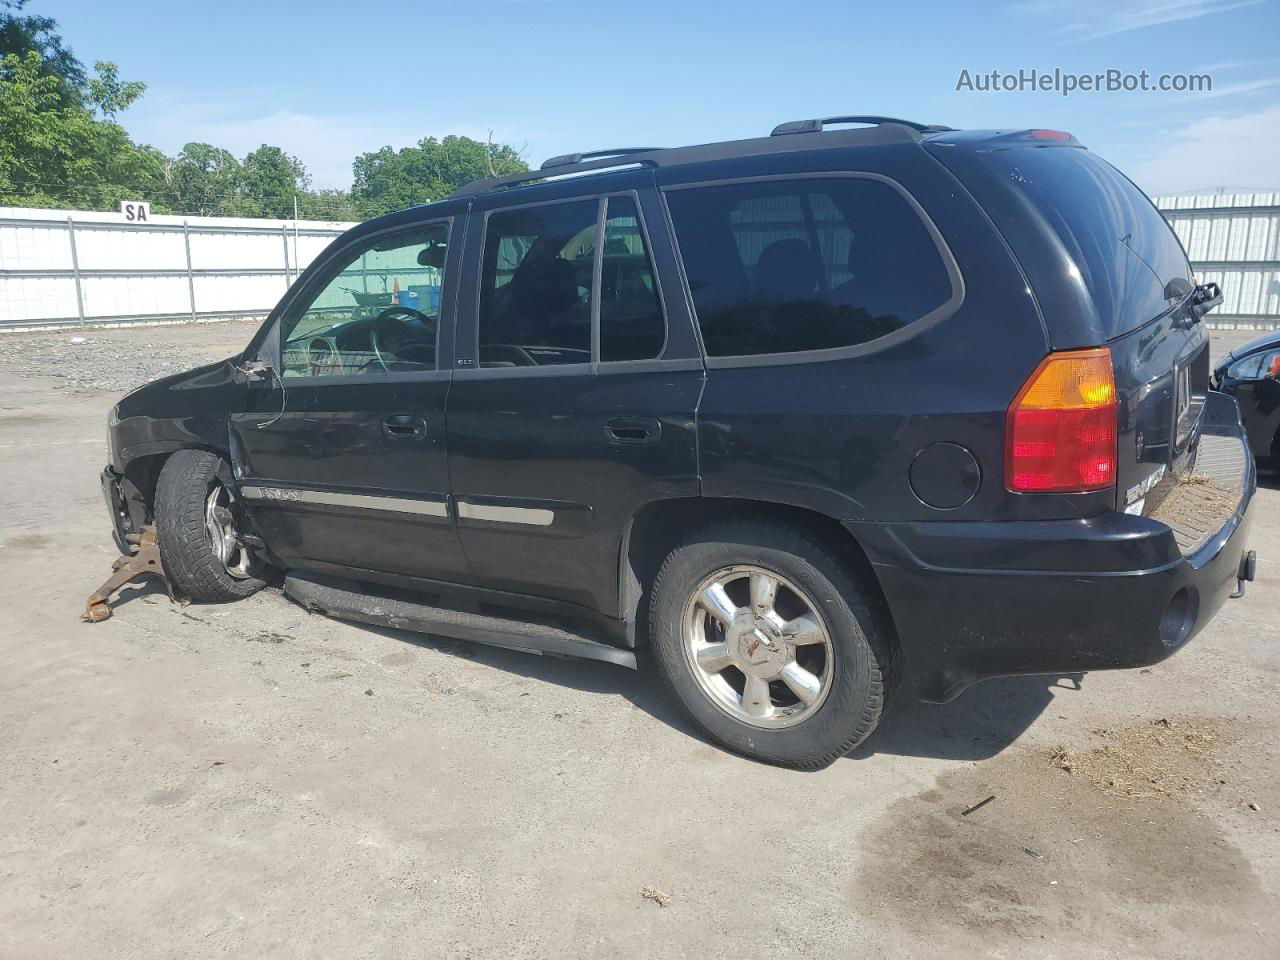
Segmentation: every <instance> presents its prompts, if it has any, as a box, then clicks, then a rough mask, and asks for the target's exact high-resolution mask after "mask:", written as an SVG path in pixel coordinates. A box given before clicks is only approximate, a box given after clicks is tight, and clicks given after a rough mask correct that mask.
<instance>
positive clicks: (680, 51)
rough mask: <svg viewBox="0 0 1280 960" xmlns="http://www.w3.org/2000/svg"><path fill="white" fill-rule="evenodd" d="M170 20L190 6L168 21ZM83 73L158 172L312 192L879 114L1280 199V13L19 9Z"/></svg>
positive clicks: (510, 3)
mask: <svg viewBox="0 0 1280 960" xmlns="http://www.w3.org/2000/svg"><path fill="white" fill-rule="evenodd" d="M184 7H185V9H184ZM28 10H29V11H30V12H33V13H48V14H50V15H52V16H54V17H56V18H57V19H58V21H59V23H60V25H61V28H62V32H63V36H64V37H65V38H66V40H67V41H68V42H69V43H70V44H71V46H72V48H73V49H74V50H75V52H76V54H77V55H78V56H79V57H80V59H81V60H83V61H85V62H86V63H91V62H92V61H94V60H98V59H105V60H114V61H116V62H117V63H118V64H119V65H120V67H121V74H122V76H124V77H125V78H126V79H136V80H143V81H146V83H147V84H148V92H147V94H146V96H145V97H144V99H143V100H142V101H140V102H139V103H138V104H137V105H136V106H134V107H133V108H131V109H130V110H129V111H128V112H127V113H125V114H124V115H122V117H121V118H120V119H121V121H122V122H123V123H124V125H125V126H126V127H127V128H128V129H129V130H130V132H131V133H132V134H133V135H134V137H135V138H136V139H139V140H142V141H144V142H148V143H152V144H154V145H155V146H157V147H160V148H162V149H164V150H168V151H176V150H177V149H179V148H180V147H181V146H182V144H183V143H185V142H187V141H190V140H203V141H207V142H210V143H215V144H218V145H220V146H224V147H227V148H228V149H230V150H232V151H233V152H235V153H236V154H237V155H242V154H244V153H245V152H247V151H248V150H250V149H252V148H254V147H256V146H257V145H258V144H260V143H263V142H267V143H274V144H278V145H279V146H281V147H283V148H285V149H286V150H287V151H289V152H290V153H293V154H295V155H297V156H298V157H299V158H301V159H302V160H303V161H304V162H305V163H306V165H307V167H308V169H309V170H310V171H311V173H312V175H313V178H314V180H315V182H316V184H317V185H318V186H344V187H345V186H348V185H349V184H350V179H351V175H350V165H351V159H352V157H353V156H354V155H355V154H356V153H358V152H363V151H366V150H374V149H377V148H378V147H380V146H383V145H384V144H390V145H392V146H395V147H401V146H405V145H408V144H411V143H414V142H416V141H417V140H418V139H420V138H422V137H424V136H429V135H435V136H443V135H445V134H449V133H459V134H466V135H468V136H473V137H477V138H481V139H482V138H484V137H485V136H487V134H488V132H489V131H490V130H492V131H493V134H494V137H495V139H497V140H499V141H505V142H508V143H512V144H514V145H515V146H517V147H519V148H521V149H522V151H523V153H524V155H525V158H526V159H527V160H528V161H529V162H530V163H532V164H537V163H540V162H541V161H542V160H543V159H544V158H546V157H548V156H551V155H553V154H557V153H565V152H569V151H573V150H585V149H592V148H600V147H610V146H648V145H655V146H674V145H679V144H684V143H699V142H706V141H710V140H722V139H734V138H739V137H748V136H757V135H761V134H764V133H767V132H768V131H769V130H770V129H771V128H772V127H773V126H774V124H776V123H778V122H780V121H783V120H789V119H799V118H804V117H813V116H825V115H832V114H840V113H878V114H888V115H895V116H902V117H907V118H910V119H914V120H921V121H925V122H932V123H945V124H948V125H950V126H954V127H1055V128H1060V129H1065V130H1070V131H1071V132H1073V133H1074V134H1076V136H1077V137H1079V138H1080V139H1081V140H1082V141H1083V142H1084V143H1085V144H1087V145H1088V146H1089V147H1091V148H1092V149H1094V150H1096V151H1098V152H1099V153H1101V154H1102V155H1103V156H1105V157H1106V158H1107V159H1109V160H1111V161H1112V162H1114V163H1116V164H1117V165H1119V166H1120V167H1121V168H1122V169H1124V170H1126V172H1128V173H1130V174H1131V175H1132V176H1134V177H1135V179H1137V180H1138V182H1139V183H1140V184H1141V185H1142V186H1143V187H1144V188H1145V189H1147V190H1148V192H1151V193H1161V192H1171V191H1179V190H1192V189H1202V188H1212V187H1218V186H1229V187H1239V188H1255V189H1257V188H1267V189H1272V190H1280V42H1278V41H1280V0H1110V2H1108V0H1012V2H994V3H985V4H984V3H959V2H951V3H946V2H929V3H925V2H909V0H899V2H896V3H892V4H871V3H860V2H855V0H843V2H829V0H788V2H785V3H779V2H776V0H774V2H760V0H741V2H738V3H733V4H729V3H709V2H703V3H699V2H695V0H683V2H672V0H650V2H644V3H642V2H635V0H632V2H627V3H617V2H611V0H595V2H590V0H463V2H454V3H440V2H432V0H425V2H418V3H407V2H398V3H392V2H383V0H361V2H359V3H354V2H345V3H337V2H329V0H311V2H308V3H306V4H301V3H271V2H263V0H260V2H257V3H249V2H243V0H219V2H217V3H201V4H190V5H184V4H177V3H173V2H172V0H165V2H159V0H140V2H125V3H102V2H101V0H93V2H88V0H60V2H58V3H56V4H55V3H51V2H47V0H32V2H31V4H30V6H29V8H28ZM1055 67H1056V68H1061V69H1062V70H1065V71H1071V72H1075V73H1081V74H1083V73H1094V72H1098V71H1103V70H1106V69H1109V68H1115V69H1118V70H1121V71H1125V72H1132V73H1137V72H1138V71H1141V70H1147V71H1149V72H1150V73H1151V74H1152V75H1153V76H1158V75H1159V74H1161V73H1179V72H1181V73H1192V72H1195V73H1201V72H1203V73H1209V74H1210V75H1211V76H1212V77H1213V90H1212V92H1208V93H1205V92H1202V93H1173V92H1169V93H1151V92H1147V93H1141V92H1134V93H1081V92H1077V93H1075V94H1073V95H1071V96H1069V97H1063V96H1061V95H1060V94H1057V93H1052V92H1013V93H1004V92H1001V93H980V92H970V91H957V90H956V84H957V81H958V79H959V77H960V71H961V70H962V69H968V70H969V71H970V72H971V73H972V74H977V73H985V72H989V71H991V70H1000V71H1004V72H1016V71H1018V70H1019V69H1023V68H1025V69H1031V68H1037V69H1040V70H1042V71H1044V70H1048V71H1052V70H1053V69H1054V68H1055Z"/></svg>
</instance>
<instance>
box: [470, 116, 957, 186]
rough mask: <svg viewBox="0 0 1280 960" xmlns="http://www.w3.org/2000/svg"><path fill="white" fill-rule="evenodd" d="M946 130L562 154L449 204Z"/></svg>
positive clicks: (795, 131)
mask: <svg viewBox="0 0 1280 960" xmlns="http://www.w3.org/2000/svg"><path fill="white" fill-rule="evenodd" d="M837 123H860V124H867V125H866V126H861V127H857V128H853V129H840V130H826V129H824V127H825V126H826V125H828V124H837ZM950 130H951V128H950V127H943V126H936V125H926V124H920V123H915V122H913V121H910V120H899V119H896V118H893V117H878V116H856V117H855V116H849V117H827V118H825V119H815V120H792V121H789V122H787V123H782V124H779V125H778V126H777V127H775V128H774V129H773V132H772V133H771V134H770V135H769V136H767V137H756V138H753V139H749V140H728V141H724V142H720V143H704V144H699V145H696V146H688V147H674V148H669V149H661V148H650V147H621V148H616V149H612V150H593V151H589V152H584V153H570V154H564V155H562V156H559V157H552V158H551V159H550V160H548V161H546V162H545V163H544V164H542V166H541V167H540V168H538V169H537V170H529V171H525V172H522V173H514V174H510V175H508V176H504V177H491V178H488V179H484V180H476V181H474V182H472V183H468V184H466V185H465V186H463V187H460V188H459V189H458V190H456V191H454V192H453V193H452V194H451V195H450V197H449V199H460V198H463V197H474V196H477V195H480V194H485V193H493V192H495V191H498V190H508V189H512V188H514V187H520V186H526V185H530V184H532V183H533V182H535V181H545V180H547V179H551V178H561V177H569V176H580V175H583V174H595V173H607V172H611V171H615V170H619V169H633V168H635V167H637V166H642V167H673V166H680V165H683V164H691V163H705V162H708V161H713V160H729V159H733V158H737V157H748V156H760V155H763V154H771V153H803V152H807V151H812V150H823V149H830V148H838V147H855V146H876V145H881V144H892V143H919V142H920V141H921V140H923V139H924V138H925V137H927V136H931V135H934V134H939V133H945V132H949V131H950Z"/></svg>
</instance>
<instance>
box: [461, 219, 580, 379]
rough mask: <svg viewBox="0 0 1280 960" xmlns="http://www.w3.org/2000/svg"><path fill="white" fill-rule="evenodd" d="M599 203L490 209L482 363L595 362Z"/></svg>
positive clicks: (483, 280) (482, 294)
mask: <svg viewBox="0 0 1280 960" xmlns="http://www.w3.org/2000/svg"><path fill="white" fill-rule="evenodd" d="M599 210H600V206H599V203H598V202H597V201H595V200H583V201H576V202H573V203H556V204H547V205H545V206H537V207H523V208H521V209H518V210H503V211H499V212H497V213H494V214H491V215H490V217H489V221H488V226H487V228H486V233H485V242H484V267H483V271H482V273H481V278H480V318H479V319H480V322H479V337H480V343H479V348H480V356H479V359H480V366H482V367H524V366H545V365H548V364H566V363H589V362H590V360H591V288H592V281H593V277H592V268H593V266H594V262H595V245H596V221H597V217H598V216H599Z"/></svg>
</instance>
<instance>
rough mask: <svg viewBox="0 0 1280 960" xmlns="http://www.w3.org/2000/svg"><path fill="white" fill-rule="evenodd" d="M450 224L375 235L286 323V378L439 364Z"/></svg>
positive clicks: (283, 362) (427, 367)
mask: <svg viewBox="0 0 1280 960" xmlns="http://www.w3.org/2000/svg"><path fill="white" fill-rule="evenodd" d="M448 241H449V226H448V224H447V223H432V224H426V225H423V226H418V227H415V228H413V229H412V230H408V231H405V232H401V233H395V234H391V235H389V236H383V237H380V238H377V239H376V240H372V241H370V242H369V243H368V244H367V245H365V246H362V247H360V248H358V249H356V250H355V251H353V252H352V253H351V254H350V255H348V256H347V257H346V259H345V261H344V263H343V266H342V268H341V270H340V271H339V272H338V273H337V274H336V275H334V276H333V277H332V279H330V280H329V282H328V283H326V284H324V285H323V287H322V288H321V289H320V290H319V291H318V292H317V293H315V294H314V296H311V297H309V298H306V299H304V302H303V305H301V307H300V308H298V309H294V310H291V311H290V313H289V315H288V316H286V317H285V320H284V322H283V323H282V325H281V343H282V348H281V368H282V375H283V376H285V377H324V376H378V375H381V374H386V373H399V372H412V371H421V370H434V369H435V368H436V345H437V338H438V330H439V318H440V289H441V285H442V282H443V270H444V258H445V252H446V250H447V247H448Z"/></svg>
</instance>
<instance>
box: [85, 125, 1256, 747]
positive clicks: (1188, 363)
mask: <svg viewBox="0 0 1280 960" xmlns="http://www.w3.org/2000/svg"><path fill="white" fill-rule="evenodd" d="M850 124H857V125H858V126H856V127H853V128H850V127H849V125H850ZM837 128H839V129H837ZM1213 294H1214V291H1213V290H1211V289H1209V288H1208V287H1203V286H1198V285H1196V284H1195V283H1193V282H1192V281H1191V279H1190V270H1189V266H1188V263H1187V259H1186V256H1185V254H1184V252H1183V250H1182V248H1181V246H1180V245H1179V243H1178V241H1177V239H1176V237H1175V236H1174V235H1173V233H1172V232H1171V231H1170V229H1169V228H1168V226H1167V225H1166V223H1165V221H1164V220H1163V219H1162V217H1161V216H1160V214H1159V213H1158V212H1157V211H1156V210H1155V208H1154V207H1153V206H1152V205H1151V203H1150V202H1149V201H1148V200H1147V198H1146V197H1145V196H1144V195H1143V194H1142V193H1141V191H1139V190H1138V189H1137V188H1136V187H1135V186H1134V185H1133V184H1132V183H1131V182H1130V181H1129V180H1128V179H1126V178H1125V177H1124V176H1123V175H1122V174H1120V173H1119V172H1117V171H1116V170H1115V169H1114V168H1112V167H1111V166H1109V165H1108V164H1106V163H1105V162H1103V161H1102V160H1100V159H1099V158H1097V157H1096V156H1094V155H1093V154H1091V153H1090V152H1089V151H1087V150H1086V149H1084V148H1083V147H1082V146H1081V145H1080V144H1079V143H1078V142H1077V141H1076V140H1075V139H1074V138H1073V137H1071V136H1070V135H1069V134H1065V133H1060V132H1058V131H1051V130H1020V131H957V130H951V129H949V128H945V127H933V126H924V125H920V124H915V123H910V122H907V121H900V120H890V119H885V118H877V117H841V118H833V119H830V120H808V121H799V122H793V123H787V124H783V125H781V126H779V127H778V128H777V129H775V130H774V131H773V134H772V135H771V136H767V137H762V138H759V139H754V140H745V141H739V142H733V143H717V144H709V145H703V146H693V147H684V148H678V149H670V150H650V149H645V150H614V151H603V152H601V153H597V154H575V155H570V156H566V157H559V158H555V159H554V160H550V161H548V162H547V163H545V164H544V165H543V167H542V169H540V170H537V171H532V172H529V173H526V174H517V175H513V176H508V177H503V178H499V179H493V180H487V181H481V182H477V183H474V184H471V185H469V186H468V187H465V188H463V189H461V190H459V191H458V192H457V193H456V194H455V195H454V196H452V197H450V198H448V199H446V200H443V201H440V202H438V203H432V204H428V205H426V206H421V207H414V208H412V209H408V210H403V211H399V212H397V213H393V214H389V215H387V216H384V217H380V218H378V219H376V220H372V221H370V222H368V223H365V224H362V225H361V226H359V227H356V228H355V229H353V230H351V231H350V232H349V233H347V234H346V235H344V236H343V237H341V238H339V239H338V240H336V241H335V242H334V243H333V244H332V245H331V246H330V247H329V249H328V250H327V251H325V253H324V254H322V255H321V256H320V257H319V258H317V259H316V261H315V262H314V263H313V264H312V265H311V266H310V267H309V268H308V269H307V270H306V271H305V272H304V273H303V274H302V275H301V277H299V279H298V280H297V282H296V283H295V284H294V285H293V287H292V288H291V289H290V290H289V291H288V293H287V294H286V296H285V297H284V299H283V300H282V301H281V303H280V304H279V306H278V307H277V308H276V309H275V310H274V311H273V312H272V313H271V315H270V316H269V317H268V319H267V321H266V322H265V323H264V324H263V326H262V328H261V329H260V331H259V332H258V333H257V335H256V336H255V337H254V338H253V340H252V342H250V344H249V345H248V346H247V347H246V348H245V350H244V351H243V352H242V353H241V354H240V355H238V356H236V357H233V358H231V359H229V360H226V361H223V362H220V363H214V364H210V365H208V366H205V367H202V368H200V369H197V370H193V371H190V372H189V373H184V374H180V375H177V376H172V377H169V378H167V379H164V380H160V381H157V382H155V383H152V384H149V385H147V386H145V387H143V388H141V389H140V390H137V391H135V392H134V393H132V394H130V395H129V396H127V397H125V398H124V399H123V400H121V401H120V403H119V404H118V405H117V407H116V408H115V409H114V410H113V412H112V415H111V421H110V437H111V463H110V465H109V466H108V467H107V469H106V470H105V471H104V474H103V485H104V490H105V493H106V496H107V500H108V503H109V505H110V508H111V516H112V519H113V522H114V524H115V536H116V540H117V542H118V543H119V544H120V545H121V547H122V549H125V550H129V549H132V548H133V545H134V544H137V543H139V542H144V543H149V542H151V540H150V539H149V538H151V537H156V538H158V541H159V553H160V556H161V557H162V559H163V566H164V568H165V571H166V572H167V574H168V577H169V579H170V581H171V582H172V584H173V585H174V586H175V587H176V588H177V590H178V591H179V592H180V593H182V594H185V595H186V596H188V597H190V598H191V599H194V600H197V601H204V602H214V601H225V600H232V599H236V598H239V597H244V596H247V595H249V594H251V593H253V592H254V591H255V590H257V589H259V588H260V587H261V586H262V584H263V582H264V579H265V578H266V577H267V576H268V574H269V572H270V571H271V570H273V569H274V570H275V571H278V572H280V573H281V574H282V575H283V576H284V586H285V590H286V592H287V593H288V594H289V595H290V596H292V597H293V598H294V599H296V600H297V601H298V602H300V603H302V604H304V605H306V606H307V607H308V608H310V609H313V610H320V611H324V612H327V613H330V614H333V615H336V616H339V617H346V618H350V619H353V620H357V621H363V622H369V623H377V624H389V625H393V626H397V627H407V628H411V629H416V630H421V631H425V632H429V633H436V634H444V635H449V636H454V637H464V638H469V639H473V640H479V641H484V642H489V643H496V644H501V645H504V646H509V647H515V648H519V649H523V650H530V651H536V652H540V653H549V654H555V655H573V656H581V657H592V658H596V659H600V660H605V661H609V662H613V663H617V664H622V665H626V666H631V667H634V666H635V665H636V651H637V649H638V648H642V647H647V648H648V650H649V651H650V653H651V654H652V656H653V658H654V659H655V660H656V663H657V666H658V668H659V670H660V671H661V673H662V675H663V677H664V678H665V679H666V681H667V682H668V683H669V685H670V687H671V689H672V690H673V691H674V693H675V695H676V696H677V697H678V698H679V699H680V701H681V702H682V703H683V704H684V706H685V707H686V708H687V709H688V711H689V713H690V714H691V715H692V716H693V717H694V718H696V719H697V721H698V722H699V723H700V724H701V725H702V727H703V728H704V729H705V730H706V731H708V732H709V733H710V735H711V736H713V737H715V738H716V739H717V740H719V741H720V742H722V743H724V744H727V745H728V746H729V747H731V748H733V749H735V750H738V751H741V752H743V753H745V754H748V755H751V756H754V757H758V758H761V759H765V760H768V761H772V762H776V763H781V764H787V765H791V766H795V767H802V768H813V767H817V766H821V765H823V764H826V763H829V762H830V761H831V760H832V759H833V758H835V757H837V756H840V755H841V754H843V753H845V752H846V751H848V750H849V749H850V748H851V747H852V746H854V745H855V744H857V743H859V742H860V741H861V740H863V739H864V738H865V737H867V736H868V735H869V734H870V733H871V731H872V730H873V729H874V727H875V726H876V723H877V722H878V720H879V718H880V715H881V712H882V710H883V709H884V705H885V703H886V700H887V699H888V698H889V697H891V696H892V695H893V694H894V692H895V691H897V692H900V693H902V694H908V695H914V696H918V697H921V698H923V699H926V700H935V701H944V700H947V699H950V698H952V697H955V696H956V695H958V694H959V693H960V692H961V691H962V690H964V689H965V688H966V687H968V686H969V685H971V684H973V683H974V682H976V681H979V680H982V679H983V678H986V677H996V676H1004V675H1013V674H1028V673H1063V672H1075V671H1082V670H1094V669H1103V668H1110V667H1130V666H1137V665H1142V664H1150V663H1154V662H1156V661H1158V660H1161V659H1163V658H1164V657H1167V656H1168V655H1170V654H1171V653H1173V652H1174V651H1175V650H1178V649H1179V648H1181V647H1182V646H1183V645H1184V644H1185V643H1186V642H1187V640H1188V638H1190V637H1191V636H1192V635H1193V634H1194V633H1195V632H1196V631H1197V630H1199V629H1200V628H1201V627H1203V626H1204V624H1205V623H1206V622H1208V620H1209V619H1210V618H1211V617H1212V616H1213V615H1214V613H1215V612H1216V611H1217V609H1218V608H1219V606H1220V605H1221V604H1222V603H1223V601H1224V600H1225V599H1226V598H1227V596H1228V595H1229V594H1231V593H1232V592H1233V591H1236V590H1237V587H1238V586H1239V585H1240V583H1241V582H1242V581H1243V580H1246V579H1249V578H1250V577H1251V570H1252V567H1251V564H1250V563H1249V558H1248V552H1247V549H1246V541H1247V534H1248V521H1249V513H1248V508H1249V505H1250V502H1251V497H1252V494H1253V491H1254V468H1253V460H1252V458H1251V457H1250V455H1249V450H1248V447H1247V446H1246V444H1245V442H1244V434H1243V431H1242V428H1241V425H1240V421H1239V417H1238V413H1237V409H1236V404H1235V402H1234V401H1233V400H1232V399H1231V398H1230V397H1228V396H1226V395H1224V394H1222V393H1217V392H1213V391H1210V390H1209V350H1208V341H1207V338H1206V335H1205V333H1204V330H1203V327H1202V325H1201V324H1200V322H1199V321H1200V319H1201V317H1202V315H1203V314H1204V313H1205V311H1206V310H1207V309H1208V308H1209V307H1210V306H1212V305H1213V303H1214V302H1215V298H1214V295H1213ZM1193 473H1194V474H1195V477H1194V479H1196V481H1197V482H1194V483H1188V482H1185V481H1187V480H1188V479H1191V478H1192V474H1193ZM153 527H154V529H153Z"/></svg>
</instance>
